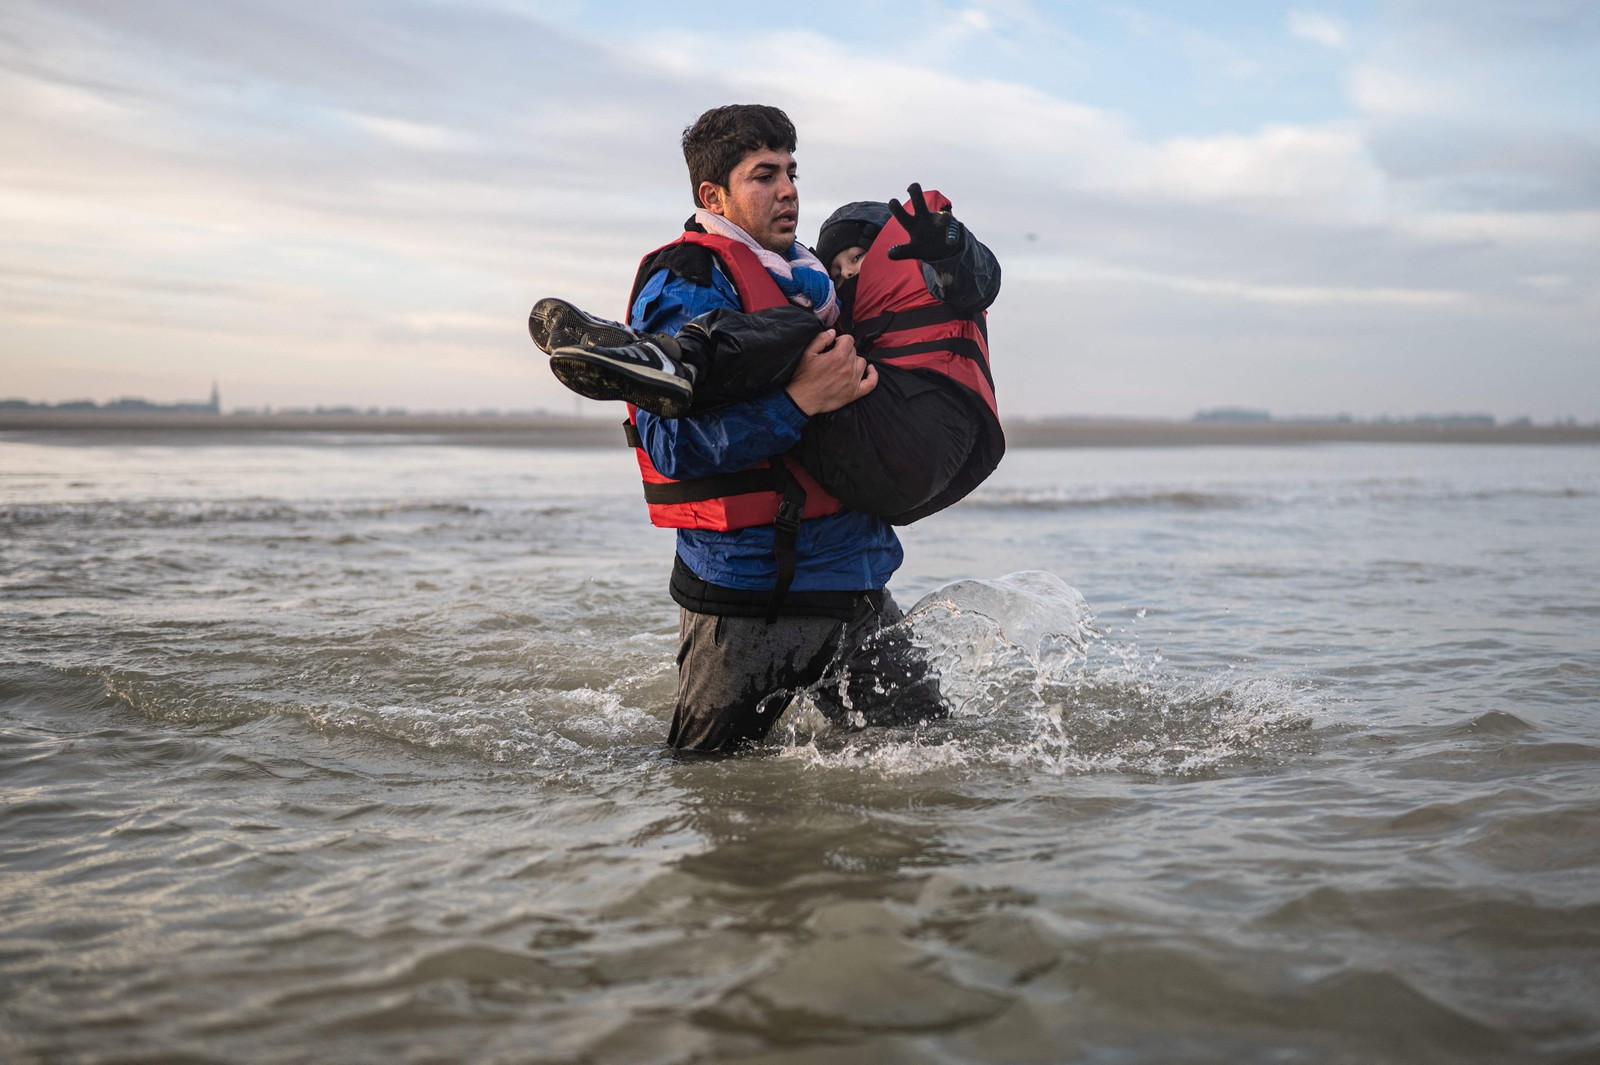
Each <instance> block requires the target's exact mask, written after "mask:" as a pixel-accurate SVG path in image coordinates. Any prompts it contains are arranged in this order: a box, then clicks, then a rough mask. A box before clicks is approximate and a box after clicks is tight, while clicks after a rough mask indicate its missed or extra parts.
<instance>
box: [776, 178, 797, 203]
mask: <svg viewBox="0 0 1600 1065" xmlns="http://www.w3.org/2000/svg"><path fill="white" fill-rule="evenodd" d="M799 196H800V186H798V185H796V184H795V183H794V178H792V177H790V176H789V175H787V174H785V175H783V177H781V178H779V179H778V198H779V199H781V200H793V199H798V198H799Z"/></svg>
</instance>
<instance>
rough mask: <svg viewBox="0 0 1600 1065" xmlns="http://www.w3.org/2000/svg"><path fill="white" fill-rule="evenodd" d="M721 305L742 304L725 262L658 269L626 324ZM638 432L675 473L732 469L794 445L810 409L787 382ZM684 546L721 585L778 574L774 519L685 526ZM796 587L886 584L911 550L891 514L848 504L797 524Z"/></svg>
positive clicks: (696, 566) (647, 420)
mask: <svg viewBox="0 0 1600 1065" xmlns="http://www.w3.org/2000/svg"><path fill="white" fill-rule="evenodd" d="M717 307H729V308H732V309H734V310H738V309H740V308H739V295H738V293H737V292H735V291H734V287H733V282H732V281H730V280H728V278H727V277H726V276H724V275H723V273H722V271H721V270H720V269H718V270H715V271H714V272H713V277H712V283H711V285H710V286H709V287H706V286H701V285H696V284H694V283H692V282H690V281H686V280H684V279H683V278H681V277H676V276H674V275H673V274H672V273H671V272H670V271H668V270H665V269H663V270H659V271H657V272H656V273H655V274H654V275H652V276H651V277H650V278H649V279H648V280H647V281H646V282H645V284H644V287H643V288H641V289H640V290H639V296H638V298H637V299H636V300H635V301H634V304H633V307H632V308H630V310H629V319H628V324H629V325H630V326H632V327H633V328H634V329H638V330H641V331H643V332H647V333H670V334H676V333H677V332H678V330H679V329H681V328H682V327H683V325H684V323H686V322H688V321H689V320H690V319H691V318H695V317H697V316H699V315H701V314H704V313H706V312H707V311H710V310H713V309H715V308H717ZM635 422H636V424H637V426H638V430H639V437H640V439H641V441H642V442H643V444H644V449H645V451H646V452H647V453H648V454H649V455H650V461H651V462H652V463H653V464H654V465H655V467H656V469H657V470H660V471H661V472H662V473H663V474H665V475H666V476H668V477H671V478H673V479H675V480H685V479H688V478H692V477H705V476H708V475H710V474H714V473H732V472H734V471H736V470H742V469H744V468H745V467H747V466H749V465H750V464H751V463H754V462H759V461H760V460H762V459H766V458H770V457H772V456H773V455H779V454H782V453H784V452H786V451H788V450H789V449H790V448H792V447H794V445H795V444H797V443H798V442H799V440H800V430H801V429H802V428H804V427H805V423H806V415H805V414H803V413H801V411H800V408H798V407H796V406H795V405H794V402H793V401H792V400H790V399H789V396H788V394H787V393H786V392H784V391H783V390H782V389H779V390H777V391H775V392H773V393H772V394H770V395H767V396H763V397H761V398H760V399H754V400H750V401H748V402H745V403H735V404H732V405H731V406H727V407H721V408H718V409H717V410H715V411H711V412H710V413H707V414H701V415H695V416H694V417H692V418H677V419H663V418H657V417H655V416H654V415H652V414H650V413H649V412H647V411H639V412H638V413H637V415H636V417H635ZM678 554H679V556H681V557H682V558H683V561H684V562H685V563H686V564H687V565H688V566H689V568H690V569H692V570H693V571H694V572H695V574H696V575H698V576H699V577H700V578H701V579H702V580H707V581H710V582H711V583H712V584H717V585H721V586H722V587H724V588H740V589H745V590H749V591H765V590H767V589H770V588H771V587H772V586H773V583H774V582H775V581H776V580H777V560H776V558H775V557H774V556H773V551H772V526H770V525H758V526H755V527H753V528H749V529H737V530H735V531H733V532H716V531H712V530H706V529H679V530H678ZM796 556H797V560H796V565H795V576H794V583H793V584H792V585H790V587H791V588H792V589H793V590H794V591H867V590H873V589H878V588H882V587H883V586H884V585H886V584H888V583H889V578H890V577H891V576H892V575H893V574H894V571H895V570H896V569H898V568H899V567H900V562H901V561H902V559H903V558H904V557H905V555H904V552H903V551H902V550H901V547H900V540H899V538H898V537H896V536H895V534H894V529H893V527H891V526H890V525H889V524H888V523H887V522H885V521H883V520H882V519H880V518H876V517H873V516H872V515H870V514H862V513H860V512H859V511H854V510H844V511H840V512H839V513H837V514H830V515H828V516H827V517H823V518H813V519H811V520H809V521H806V522H804V523H802V524H801V526H800V535H799V540H798V542H797V544H796Z"/></svg>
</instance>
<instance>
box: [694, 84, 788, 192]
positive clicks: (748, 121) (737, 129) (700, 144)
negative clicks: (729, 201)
mask: <svg viewBox="0 0 1600 1065" xmlns="http://www.w3.org/2000/svg"><path fill="white" fill-rule="evenodd" d="M794 144H795V138H794V123H793V122H790V121H789V116H788V115H786V114H784V113H783V112H782V111H780V110H778V109H777V108H776V107H769V106H767V105H766V104H728V105H727V106H726V107H713V108H712V109H711V110H709V111H707V112H706V113H705V114H703V115H701V116H700V117H699V118H697V119H695V122H694V125H692V126H690V127H689V128H688V129H686V130H684V131H683V161H684V162H685V163H688V164H689V189H690V194H691V195H693V196H694V203H695V206H696V207H704V206H705V204H703V203H701V202H700V183H701V182H702V181H709V182H711V183H712V184H713V185H716V186H718V187H720V188H727V187H728V178H729V177H730V176H731V175H732V174H733V168H734V167H736V166H738V165H739V161H740V160H741V159H743V158H744V157H745V156H747V155H749V154H750V153H751V152H758V151H760V150H761V149H763V148H770V149H772V150H773V151H775V152H792V151H794Z"/></svg>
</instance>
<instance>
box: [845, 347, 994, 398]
mask: <svg viewBox="0 0 1600 1065" xmlns="http://www.w3.org/2000/svg"><path fill="white" fill-rule="evenodd" d="M929 351H948V352H950V353H951V354H953V355H960V356H961V357H963V358H966V359H971V360H972V361H973V362H975V363H977V364H978V369H979V370H981V371H982V372H983V379H984V380H985V381H987V382H989V388H990V390H991V391H992V390H993V389H994V373H993V372H992V371H991V370H990V369H989V360H988V359H986V358H984V357H983V349H982V348H981V347H979V346H978V342H977V341H976V340H973V339H971V338H970V337H945V338H944V339H943V340H924V341H920V342H918V343H915V344H899V345H896V346H894V347H888V348H873V349H872V351H871V353H870V355H871V358H872V359H873V361H877V360H880V359H883V360H890V361H892V360H894V359H896V358H899V357H900V356H903V355H921V354H923V353H924V352H929Z"/></svg>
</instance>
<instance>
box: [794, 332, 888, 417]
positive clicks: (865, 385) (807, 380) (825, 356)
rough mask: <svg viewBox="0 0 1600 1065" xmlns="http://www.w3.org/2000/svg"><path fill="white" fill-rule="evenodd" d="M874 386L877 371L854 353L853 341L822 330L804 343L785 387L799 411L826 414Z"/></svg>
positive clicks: (876, 381)
mask: <svg viewBox="0 0 1600 1065" xmlns="http://www.w3.org/2000/svg"><path fill="white" fill-rule="evenodd" d="M876 387H878V370H877V367H875V366H873V365H871V364H870V363H868V362H867V360H866V359H863V358H862V357H861V356H859V355H857V354H856V342H855V340H854V339H852V338H850V337H848V336H839V335H838V334H837V333H836V332H835V331H834V330H832V329H824V330H823V331H822V332H820V333H818V334H817V335H816V338H815V339H814V340H812V341H811V343H810V344H807V345H806V350H805V354H804V355H803V356H801V358H800V365H799V366H798V367H796V368H795V371H794V376H793V377H791V378H789V386H788V387H787V388H786V389H785V391H786V392H788V393H789V398H790V399H792V400H794V405H795V406H797V407H799V408H800V411H801V413H802V414H804V415H805V416H806V417H808V418H809V417H811V416H812V415H814V414H826V413H827V412H828V411H830V410H838V409H839V408H840V407H843V406H845V405H846V404H848V403H854V402H855V401H856V400H858V399H860V398H861V397H862V396H864V395H866V394H867V393H868V392H871V391H872V390H873V389H874V388H876Z"/></svg>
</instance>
